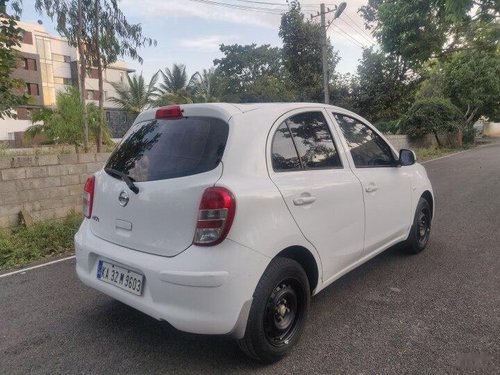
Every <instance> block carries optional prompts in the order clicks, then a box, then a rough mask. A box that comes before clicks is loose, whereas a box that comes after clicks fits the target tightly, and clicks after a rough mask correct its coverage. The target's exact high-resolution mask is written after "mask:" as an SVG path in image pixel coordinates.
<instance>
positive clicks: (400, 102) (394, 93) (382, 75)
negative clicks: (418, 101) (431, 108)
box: [353, 48, 417, 123]
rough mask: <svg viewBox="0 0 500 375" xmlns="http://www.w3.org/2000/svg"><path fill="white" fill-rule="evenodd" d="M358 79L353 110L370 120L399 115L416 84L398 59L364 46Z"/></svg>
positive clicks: (409, 101) (407, 104)
mask: <svg viewBox="0 0 500 375" xmlns="http://www.w3.org/2000/svg"><path fill="white" fill-rule="evenodd" d="M357 83H358V85H357V86H355V87H353V90H354V95H355V97H356V110H357V111H358V112H359V113H360V114H361V115H362V116H364V117H366V118H367V119H368V120H370V121H371V122H373V123H376V122H379V121H386V120H392V119H395V118H399V117H401V116H402V115H403V114H404V113H405V112H406V111H407V109H408V108H409V107H410V106H411V103H412V101H413V96H414V93H415V90H416V85H417V84H416V81H414V80H410V79H409V78H408V73H407V70H406V69H405V68H404V67H402V66H401V63H400V60H399V59H397V58H393V57H391V56H390V55H387V54H385V53H383V52H377V51H374V50H373V49H372V48H367V49H364V50H363V56H362V59H361V61H360V64H359V66H358V77H357Z"/></svg>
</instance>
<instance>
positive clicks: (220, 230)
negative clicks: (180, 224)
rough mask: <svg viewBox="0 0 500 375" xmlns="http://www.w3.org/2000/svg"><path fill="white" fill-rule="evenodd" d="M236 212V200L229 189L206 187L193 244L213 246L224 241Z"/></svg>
mask: <svg viewBox="0 0 500 375" xmlns="http://www.w3.org/2000/svg"><path fill="white" fill-rule="evenodd" d="M235 212H236V200H235V199H234V195H233V193H231V192H230V191H229V190H228V189H226V188H223V187H211V188H208V189H206V190H205V192H204V193H203V196H202V197H201V202H200V208H199V210H198V222H197V224H196V231H195V233H194V240H193V244H195V245H199V246H213V245H217V244H219V243H221V242H222V241H224V239H225V238H226V236H227V233H228V232H229V229H231V224H233V219H234V214H235Z"/></svg>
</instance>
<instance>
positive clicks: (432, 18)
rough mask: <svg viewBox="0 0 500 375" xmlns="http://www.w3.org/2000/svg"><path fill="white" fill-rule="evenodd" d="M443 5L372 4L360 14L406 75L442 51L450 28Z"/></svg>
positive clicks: (396, 0)
mask: <svg viewBox="0 0 500 375" xmlns="http://www.w3.org/2000/svg"><path fill="white" fill-rule="evenodd" d="M443 1H444V0H414V1H407V0H369V1H368V4H367V5H366V6H363V7H361V8H360V12H361V14H362V15H363V17H364V18H365V22H366V26H367V27H368V28H370V29H373V35H374V36H375V37H376V38H377V40H378V41H379V43H380V45H381V46H382V49H383V51H384V52H386V53H388V54H390V55H391V56H392V58H393V59H395V60H400V61H398V62H401V64H402V69H401V70H402V72H406V69H410V68H411V69H417V68H418V67H420V65H421V64H422V63H423V62H425V61H427V60H428V59H429V58H430V57H431V56H433V55H435V54H436V53H438V52H440V51H441V50H442V48H443V45H444V44H445V42H446V39H447V31H448V30H449V27H450V22H449V20H448V18H447V17H446V12H445V8H444V6H443Z"/></svg>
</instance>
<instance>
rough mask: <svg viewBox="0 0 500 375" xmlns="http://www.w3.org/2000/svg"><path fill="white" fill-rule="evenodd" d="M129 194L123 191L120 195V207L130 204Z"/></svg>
mask: <svg viewBox="0 0 500 375" xmlns="http://www.w3.org/2000/svg"><path fill="white" fill-rule="evenodd" d="M129 199H130V198H129V197H128V194H127V192H126V191H125V190H122V192H121V193H120V195H119V196H118V202H120V206H122V207H125V206H126V205H127V204H128V201H129Z"/></svg>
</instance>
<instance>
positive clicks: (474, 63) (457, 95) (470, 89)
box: [443, 50, 500, 126]
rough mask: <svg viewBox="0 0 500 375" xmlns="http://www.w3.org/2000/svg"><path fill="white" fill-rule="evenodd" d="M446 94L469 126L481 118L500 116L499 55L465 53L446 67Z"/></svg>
mask: <svg viewBox="0 0 500 375" xmlns="http://www.w3.org/2000/svg"><path fill="white" fill-rule="evenodd" d="M443 73H444V93H445V94H446V95H447V96H448V97H450V98H451V100H452V102H453V103H454V104H455V105H457V106H458V107H459V108H460V109H461V110H462V112H463V113H464V115H465V121H466V123H467V125H468V126H472V124H473V123H474V122H475V121H476V120H477V119H478V118H479V117H480V116H481V115H484V116H487V117H491V118H492V119H497V118H498V116H499V115H500V113H499V111H500V52H498V51H494V52H488V51H479V50H477V51H476V50H464V51H461V52H458V53H456V54H455V55H454V56H453V57H452V59H451V61H450V62H449V63H447V64H445V65H444V67H443Z"/></svg>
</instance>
